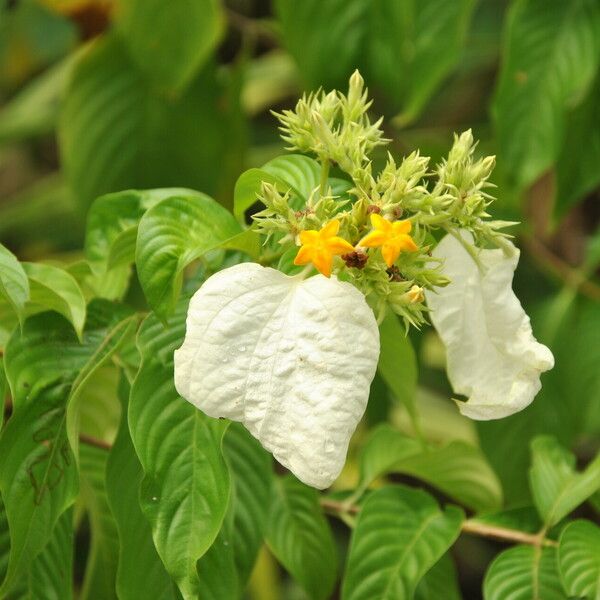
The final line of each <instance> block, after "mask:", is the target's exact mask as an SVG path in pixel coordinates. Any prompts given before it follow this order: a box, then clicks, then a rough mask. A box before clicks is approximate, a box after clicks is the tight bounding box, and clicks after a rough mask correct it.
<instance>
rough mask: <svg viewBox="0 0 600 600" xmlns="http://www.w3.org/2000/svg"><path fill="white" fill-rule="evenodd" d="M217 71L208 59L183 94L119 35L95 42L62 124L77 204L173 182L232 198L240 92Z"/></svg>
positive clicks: (77, 73) (75, 78)
mask: <svg viewBox="0 0 600 600" xmlns="http://www.w3.org/2000/svg"><path fill="white" fill-rule="evenodd" d="M167 12H170V11H167ZM150 40H155V37H154V36H153V35H151V37H150V38H148V42H149V43H150ZM215 71H216V70H215V67H214V66H213V65H212V64H208V65H206V66H205V67H204V68H203V70H202V72H201V73H200V74H199V75H198V76H197V77H195V78H194V79H193V81H192V82H191V84H190V85H189V86H188V87H187V88H186V91H185V92H184V93H183V94H181V95H173V94H164V93H161V92H159V91H157V90H156V89H154V88H153V87H152V86H151V84H150V83H149V82H148V80H147V79H146V78H145V77H144V76H143V74H142V73H141V72H140V71H139V69H138V68H137V67H136V66H135V65H134V64H133V63H132V61H131V59H130V58H129V55H128V53H127V51H126V49H125V48H124V46H123V43H122V42H121V41H120V40H119V39H118V38H117V36H116V35H115V34H108V35H106V36H103V37H102V38H100V39H97V40H95V42H94V43H93V44H91V45H90V46H89V47H88V48H87V51H86V52H83V53H82V54H81V56H80V57H79V58H78V60H77V62H76V64H75V66H74V69H73V75H72V78H71V81H70V84H69V87H68V90H67V94H66V97H65V102H64V106H63V110H62V114H61V119H60V123H59V141H60V150H61V157H62V163H63V165H64V167H65V169H66V173H67V175H68V179H69V182H70V184H71V187H72V188H73V190H74V191H75V193H76V194H77V198H78V201H79V202H80V203H81V204H82V205H83V206H84V207H88V206H89V205H90V203H91V201H92V200H94V199H95V198H97V197H98V196H100V195H102V194H106V193H108V192H116V191H119V190H124V189H129V188H160V187H168V186H171V185H174V184H176V185H180V186H182V187H189V188H192V189H200V190H203V191H205V192H206V193H210V194H213V193H217V192H218V191H220V192H221V193H222V195H223V197H228V191H227V190H225V189H223V188H222V187H221V186H222V185H223V184H225V182H226V181H229V178H230V177H232V176H233V175H232V173H233V172H234V170H235V172H238V171H239V169H240V167H241V148H242V146H243V144H244V139H245V138H244V132H243V130H242V127H243V121H242V120H241V119H240V118H238V112H239V107H238V105H237V103H236V102H235V99H234V98H232V97H231V95H232V94H233V93H235V90H232V89H230V88H229V87H228V86H229V83H228V82H226V81H223V80H218V79H217V76H216V72H215ZM230 170H231V173H230ZM226 194H227V196H226Z"/></svg>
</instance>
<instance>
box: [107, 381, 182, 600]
mask: <svg viewBox="0 0 600 600" xmlns="http://www.w3.org/2000/svg"><path fill="white" fill-rule="evenodd" d="M121 385H122V387H121V390H120V394H119V395H120V397H121V402H122V406H123V410H122V416H121V426H120V428H119V432H118V434H117V439H116V440H115V443H114V444H113V447H112V448H111V450H110V453H109V456H108V461H107V465H106V494H107V499H108V503H109V505H110V509H111V511H112V514H113V516H114V518H115V521H116V526H117V530H118V534H119V553H118V558H119V564H118V569H117V581H116V589H117V595H118V597H119V600H139V598H153V599H156V600H176V597H177V596H176V592H175V587H174V585H173V582H172V581H171V578H170V577H169V575H168V573H167V572H166V570H165V567H164V565H163V564H162V562H161V560H160V557H159V556H158V553H157V552H156V548H155V547H154V542H153V541H152V530H151V528H150V524H149V523H148V521H147V519H146V517H144V514H143V513H142V509H141V508H140V504H139V487H140V483H141V481H142V477H143V472H142V466H141V465H140V462H139V460H138V457H137V455H136V454H135V450H134V448H133V443H132V441H131V437H130V434H129V427H128V425H127V405H128V398H129V386H128V385H127V383H126V382H125V381H122V383H121Z"/></svg>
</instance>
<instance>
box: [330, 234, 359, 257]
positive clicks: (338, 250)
mask: <svg viewBox="0 0 600 600" xmlns="http://www.w3.org/2000/svg"><path fill="white" fill-rule="evenodd" d="M327 248H328V249H329V251H330V252H331V253H332V254H334V255H337V254H347V253H348V252H353V251H354V246H353V245H352V244H351V243H350V242H347V241H346V240H345V239H344V238H341V237H337V236H336V237H332V238H329V239H328V240H327Z"/></svg>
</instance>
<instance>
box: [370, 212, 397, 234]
mask: <svg viewBox="0 0 600 600" xmlns="http://www.w3.org/2000/svg"><path fill="white" fill-rule="evenodd" d="M371 225H373V227H374V228H375V229H380V230H381V231H386V232H387V231H390V230H391V228H392V223H391V222H390V221H388V220H387V219H384V218H383V217H382V216H381V215H378V214H377V213H372V214H371Z"/></svg>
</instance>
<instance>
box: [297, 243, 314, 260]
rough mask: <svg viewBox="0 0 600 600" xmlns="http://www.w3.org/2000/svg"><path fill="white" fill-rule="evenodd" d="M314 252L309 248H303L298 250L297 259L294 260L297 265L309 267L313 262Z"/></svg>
mask: <svg viewBox="0 0 600 600" xmlns="http://www.w3.org/2000/svg"><path fill="white" fill-rule="evenodd" d="M312 254H313V251H312V249H311V248H307V247H306V246H302V248H300V250H298V254H296V258H294V264H295V265H307V264H308V263H309V262H310V261H311V260H312Z"/></svg>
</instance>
